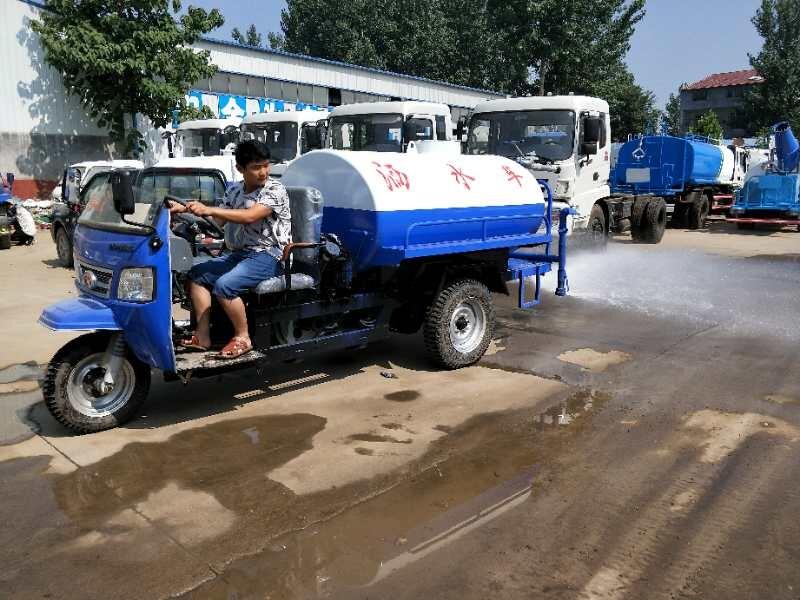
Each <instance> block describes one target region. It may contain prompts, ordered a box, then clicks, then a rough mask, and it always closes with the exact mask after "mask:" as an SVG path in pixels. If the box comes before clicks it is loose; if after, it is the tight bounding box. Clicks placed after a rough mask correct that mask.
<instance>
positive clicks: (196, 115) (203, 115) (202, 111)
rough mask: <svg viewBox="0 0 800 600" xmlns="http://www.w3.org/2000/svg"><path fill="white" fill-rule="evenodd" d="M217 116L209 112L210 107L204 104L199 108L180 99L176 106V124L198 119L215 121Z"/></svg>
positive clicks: (211, 111)
mask: <svg viewBox="0 0 800 600" xmlns="http://www.w3.org/2000/svg"><path fill="white" fill-rule="evenodd" d="M216 118H217V115H215V114H214V111H213V110H211V107H210V106H206V105H205V104H204V105H203V106H201V107H200V108H197V107H196V106H194V105H192V104H188V103H187V102H186V100H185V99H181V101H180V102H179V104H178V122H179V123H183V122H184V121H196V120H198V119H216Z"/></svg>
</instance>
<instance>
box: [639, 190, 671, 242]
mask: <svg viewBox="0 0 800 600" xmlns="http://www.w3.org/2000/svg"><path fill="white" fill-rule="evenodd" d="M666 228H667V203H666V202H665V201H664V199H663V198H653V199H651V200H650V201H649V202H648V203H647V208H646V209H645V211H644V214H643V215H642V225H641V229H640V231H641V233H642V241H643V242H646V243H648V244H658V243H659V242H660V241H661V238H663V237H664V231H665V230H666Z"/></svg>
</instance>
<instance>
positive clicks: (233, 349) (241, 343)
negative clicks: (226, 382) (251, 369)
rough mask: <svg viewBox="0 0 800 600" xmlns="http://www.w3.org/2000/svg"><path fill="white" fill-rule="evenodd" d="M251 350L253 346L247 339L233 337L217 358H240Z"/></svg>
mask: <svg viewBox="0 0 800 600" xmlns="http://www.w3.org/2000/svg"><path fill="white" fill-rule="evenodd" d="M252 349H253V344H251V343H250V340H248V339H247V338H242V337H233V338H231V341H230V342H228V344H227V345H226V346H225V347H224V348H223V349H222V350H220V351H219V354H217V358H225V359H230V358H239V357H240V356H242V355H244V354H247V353H248V352H250V351H251V350H252Z"/></svg>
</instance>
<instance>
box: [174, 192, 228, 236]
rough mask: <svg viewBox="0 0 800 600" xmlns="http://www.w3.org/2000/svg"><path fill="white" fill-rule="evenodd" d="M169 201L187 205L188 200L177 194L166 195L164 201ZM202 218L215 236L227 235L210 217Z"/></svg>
mask: <svg viewBox="0 0 800 600" xmlns="http://www.w3.org/2000/svg"><path fill="white" fill-rule="evenodd" d="M167 201H169V202H174V203H175V204H180V205H181V206H186V202H184V201H183V200H180V199H178V198H176V197H175V196H164V203H165V204H166V202H167ZM195 216H196V215H195ZM200 218H201V219H202V220H203V221H205V223H206V224H207V225H208V226H209V227H210V228H211V233H212V234H214V236H215V237H218V238H220V239H222V238H224V237H225V232H224V231H223V230H222V228H221V227H220V226H219V225H217V224H216V223H215V222H214V221H213V220H212V219H211V218H210V217H200Z"/></svg>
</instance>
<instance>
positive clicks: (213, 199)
mask: <svg viewBox="0 0 800 600" xmlns="http://www.w3.org/2000/svg"><path fill="white" fill-rule="evenodd" d="M133 191H134V198H135V200H136V210H135V211H134V214H132V215H130V216H128V217H127V220H128V221H132V222H134V223H144V224H145V225H149V226H151V227H152V226H154V225H155V222H156V218H157V217H158V214H159V211H160V210H161V207H162V206H163V200H164V196H166V195H170V196H175V197H176V198H178V199H179V200H184V201H189V200H199V201H200V202H202V203H203V204H206V205H208V206H212V205H214V206H216V205H218V204H220V203H221V202H222V198H223V196H224V195H225V181H224V179H223V178H222V176H221V175H220V174H219V173H215V172H197V171H190V170H175V171H170V172H165V171H145V172H142V173H140V174H139V175H138V177H137V178H136V183H135V185H134V190H133ZM81 198H82V201H83V202H84V203H85V205H86V206H85V208H84V209H83V212H82V213H81V216H80V218H79V219H78V223H79V224H81V225H87V226H90V227H95V228H97V229H111V230H114V231H125V232H133V233H146V232H145V231H144V230H143V229H142V228H141V227H137V226H136V225H129V224H128V223H125V222H123V220H122V216H121V215H120V214H119V213H118V212H117V211H116V210H114V199H113V195H112V191H111V181H110V174H109V173H103V174H102V175H98V176H97V177H93V178H92V180H91V181H90V182H89V185H88V186H87V187H86V188H85V189H84V190H83V192H82V194H81Z"/></svg>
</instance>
